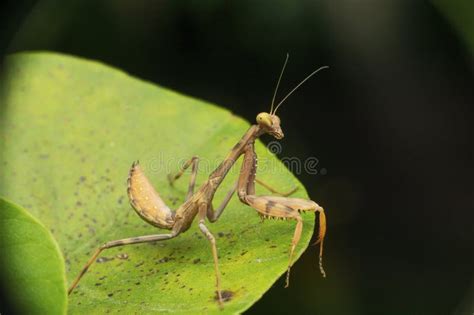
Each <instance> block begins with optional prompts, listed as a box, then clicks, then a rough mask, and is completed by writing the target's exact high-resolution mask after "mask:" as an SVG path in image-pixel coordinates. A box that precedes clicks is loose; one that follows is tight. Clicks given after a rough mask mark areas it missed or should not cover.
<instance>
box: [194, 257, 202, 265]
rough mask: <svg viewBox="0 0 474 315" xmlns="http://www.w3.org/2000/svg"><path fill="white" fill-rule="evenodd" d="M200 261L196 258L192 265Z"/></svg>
mask: <svg viewBox="0 0 474 315" xmlns="http://www.w3.org/2000/svg"><path fill="white" fill-rule="evenodd" d="M200 261H201V258H196V259H194V260H193V264H197V263H199V262H200Z"/></svg>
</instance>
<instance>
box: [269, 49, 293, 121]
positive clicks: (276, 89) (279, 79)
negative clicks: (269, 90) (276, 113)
mask: <svg viewBox="0 0 474 315" xmlns="http://www.w3.org/2000/svg"><path fill="white" fill-rule="evenodd" d="M289 57H290V55H289V54H288V53H286V59H285V63H284V64H283V68H282V69H281V72H280V77H279V78H278V82H277V85H276V88H275V92H274V93H273V98H272V107H271V108H270V115H271V114H272V111H273V104H275V98H276V95H277V92H278V87H279V86H280V81H281V77H282V76H283V72H285V67H286V64H287V62H288V58H289Z"/></svg>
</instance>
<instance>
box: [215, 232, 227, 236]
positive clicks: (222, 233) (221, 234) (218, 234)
mask: <svg viewBox="0 0 474 315" xmlns="http://www.w3.org/2000/svg"><path fill="white" fill-rule="evenodd" d="M224 235H225V234H224V232H219V233H217V236H219V237H223V236H224Z"/></svg>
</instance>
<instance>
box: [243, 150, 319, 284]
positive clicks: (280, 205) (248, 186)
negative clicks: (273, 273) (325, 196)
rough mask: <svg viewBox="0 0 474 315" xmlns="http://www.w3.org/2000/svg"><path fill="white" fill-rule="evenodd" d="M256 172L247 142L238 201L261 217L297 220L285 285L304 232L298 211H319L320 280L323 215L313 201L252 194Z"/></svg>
mask: <svg viewBox="0 0 474 315" xmlns="http://www.w3.org/2000/svg"><path fill="white" fill-rule="evenodd" d="M256 171H257V154H256V153H255V149H254V144H253V143H249V144H248V146H247V147H246V149H245V153H244V161H243V163H242V169H241V172H240V177H239V184H238V190H239V198H240V200H241V201H242V202H244V203H246V204H248V205H249V206H251V207H252V208H254V209H255V210H257V211H258V212H259V214H260V215H261V216H263V217H264V218H280V219H294V220H296V221H297V222H296V227H295V233H294V235H293V239H292V242H291V248H290V255H289V256H290V257H289V262H288V271H287V276H286V286H287V287H288V285H289V281H290V270H291V265H292V261H293V254H294V251H295V248H296V246H297V245H298V242H299V240H300V237H301V231H302V229H303V220H302V218H301V216H300V215H299V212H300V211H316V212H319V238H318V242H320V243H321V244H320V249H319V269H320V271H321V274H322V275H323V277H325V276H326V273H325V272H324V269H323V266H322V255H323V239H324V236H325V234H326V216H325V214H324V210H323V208H322V207H320V206H319V205H318V204H317V203H316V202H314V201H312V200H307V199H301V198H287V197H278V196H256V195H255V184H254V180H255V176H256V175H255V174H256Z"/></svg>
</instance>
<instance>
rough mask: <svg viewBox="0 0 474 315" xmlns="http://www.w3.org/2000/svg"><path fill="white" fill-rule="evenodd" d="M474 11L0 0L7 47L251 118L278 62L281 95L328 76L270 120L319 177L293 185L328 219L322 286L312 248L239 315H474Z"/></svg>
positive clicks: (444, 4)
mask: <svg viewBox="0 0 474 315" xmlns="http://www.w3.org/2000/svg"><path fill="white" fill-rule="evenodd" d="M471 3H472V2H470V1H459V2H457V1H451V2H449V1H434V2H428V1H388V0H387V1H376V0H373V1H334V0H333V1H331V0H325V1H317V0H315V1H283V0H279V1H232V2H231V1H151V0H138V1H137V0H135V1H132V0H128V1H126V0H107V1H104V0H103V1H89V0H82V1H52V0H43V1H9V2H6V3H4V4H2V6H1V7H0V10H1V16H0V17H1V20H0V26H1V33H0V52H1V53H2V55H4V54H7V53H11V52H15V51H22V50H53V51H58V52H63V53H68V54H73V55H78V56H82V57H85V58H90V59H96V60H100V61H103V62H105V63H107V64H110V65H113V66H115V67H117V68H121V69H123V70H125V71H127V72H129V73H130V74H132V75H134V76H137V77H140V78H144V79H147V80H150V81H153V82H155V83H157V84H159V85H163V86H166V87H170V88H172V89H175V90H176V91H179V92H181V93H185V94H188V95H192V96H195V97H198V98H201V99H205V100H208V101H211V102H214V103H216V104H219V105H221V106H224V107H226V108H228V109H230V110H231V111H233V112H234V113H236V114H237V115H240V116H242V117H244V118H246V119H247V120H249V121H251V122H253V121H254V119H255V116H256V114H257V113H258V112H260V111H266V110H268V108H269V103H270V100H271V97H272V93H273V88H274V84H275V81H276V79H277V77H278V73H279V70H280V67H281V65H282V62H283V60H284V57H285V54H286V53H287V52H288V53H290V61H289V64H288V67H287V72H286V74H285V76H284V79H283V83H282V86H281V89H282V90H281V91H280V98H281V97H282V96H283V95H284V92H287V91H288V90H289V89H290V88H292V87H293V85H295V84H296V83H297V82H298V81H299V80H301V79H302V78H303V77H304V76H305V75H307V74H308V73H310V72H311V71H312V70H314V69H316V68H317V67H319V66H322V65H329V66H330V67H331V68H330V69H329V70H325V71H323V72H321V73H319V74H318V75H317V76H316V77H315V78H313V79H311V80H310V81H309V82H308V83H306V84H305V85H304V86H303V87H302V88H301V89H300V90H299V91H298V92H297V93H295V94H294V96H292V97H291V98H290V99H289V100H288V102H287V103H285V104H284V105H283V106H282V107H281V109H280V110H279V115H280V117H281V118H282V127H283V130H284V132H285V135H286V137H285V139H283V140H282V145H283V152H282V153H281V154H280V157H281V158H282V157H285V156H286V157H299V158H301V159H306V158H308V157H316V158H317V159H318V160H319V164H318V167H319V170H320V171H321V170H322V172H320V173H319V174H318V175H310V174H301V175H298V177H299V178H300V179H301V181H302V182H303V183H304V184H305V186H306V187H307V189H308V191H309V194H310V196H311V197H312V199H314V200H316V201H317V202H318V203H320V204H321V205H323V206H324V207H325V209H327V215H328V223H329V226H328V237H327V241H326V248H325V266H326V271H327V273H328V278H327V279H322V278H321V277H320V275H319V271H318V268H317V253H316V252H317V249H316V248H314V247H313V248H310V249H309V250H308V251H307V252H306V253H305V255H304V256H303V257H302V259H301V260H299V261H298V263H297V264H296V266H295V268H294V269H293V272H292V275H293V278H292V285H291V287H290V288H289V289H284V288H283V286H284V281H283V280H284V279H283V278H282V279H280V280H279V281H278V282H277V283H276V284H275V285H274V286H273V288H272V289H271V290H270V291H268V292H267V293H266V294H265V296H264V297H263V298H262V299H261V300H260V301H259V302H257V303H256V304H255V305H254V306H253V307H252V308H251V309H250V310H249V311H248V313H249V314H254V313H259V314H263V313H269V314H270V313H272V314H278V313H289V312H294V313H299V314H472V313H473V311H474V306H473V301H474V289H473V285H474V284H473V283H474V282H473V279H474V277H473V267H472V266H473V252H474V248H473V238H474V233H473V219H474V216H473V210H474V209H473V208H474V207H473V205H474V203H473V190H474V189H473V188H474V186H473V175H474V169H473V163H472V162H473V135H474V133H473V128H472V124H471V123H472V117H473V109H472V105H473V104H474V93H473V87H474V86H473V83H474V80H473V60H474V59H473V48H474V45H473V44H472V43H474V41H473V39H474V23H473V22H472V21H474V6H473V5H472V4H471ZM263 141H265V142H268V141H271V139H270V138H268V137H264V138H263ZM323 174H324V175H323Z"/></svg>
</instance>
